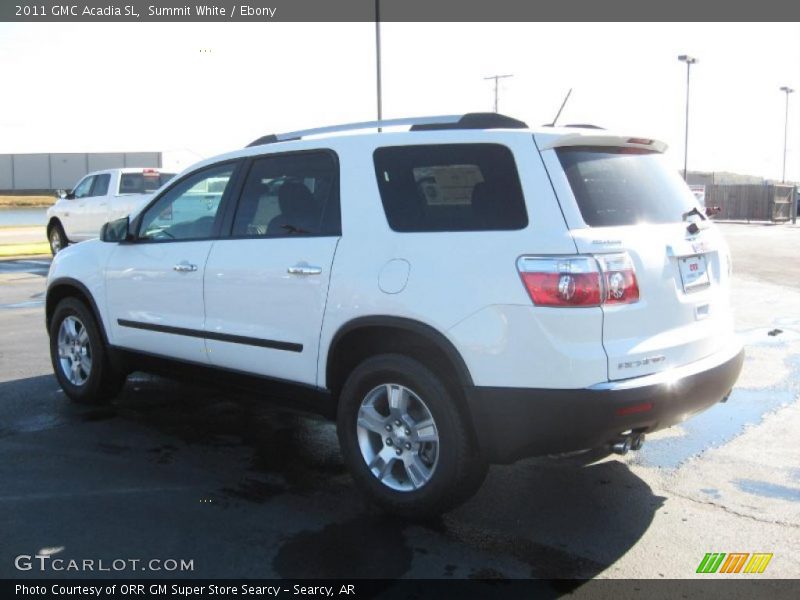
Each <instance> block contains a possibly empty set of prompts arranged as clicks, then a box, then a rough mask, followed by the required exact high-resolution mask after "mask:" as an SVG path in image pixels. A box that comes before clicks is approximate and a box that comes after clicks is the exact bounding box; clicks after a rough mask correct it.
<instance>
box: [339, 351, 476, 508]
mask: <svg viewBox="0 0 800 600" xmlns="http://www.w3.org/2000/svg"><path fill="white" fill-rule="evenodd" d="M457 402H458V400H457V398H455V397H454V396H453V394H452V393H451V392H450V391H449V390H448V389H447V387H446V386H445V385H444V384H443V383H442V381H441V380H440V379H439V377H437V376H436V375H435V374H434V373H433V372H432V371H431V370H429V369H428V368H427V367H425V366H424V365H423V364H421V363H420V362H418V361H416V360H414V359H412V358H409V357H407V356H403V355H399V354H383V355H378V356H374V357H372V358H368V359H367V360H365V361H363V362H362V363H361V364H359V365H358V366H357V367H356V368H355V369H354V370H353V372H352V373H351V374H350V376H349V377H348V378H347V381H346V382H345V384H344V387H343V388H342V392H341V395H340V399H339V407H338V417H337V431H338V436H339V443H340V445H341V448H342V454H343V456H344V460H345V463H346V464H347V465H348V467H349V469H350V472H351V473H352V475H353V478H354V480H355V482H356V484H357V485H358V486H359V487H360V488H361V489H362V490H363V491H364V492H366V494H367V496H368V497H369V498H370V499H371V500H372V501H374V502H375V503H377V504H378V505H380V506H381V507H382V508H384V509H385V510H387V511H388V512H391V513H394V514H399V515H402V516H405V517H412V518H427V517H430V516H434V515H437V514H440V513H442V512H444V511H446V510H448V509H450V508H453V507H454V506H456V505H457V504H460V503H461V502H463V501H465V500H466V499H467V498H469V497H470V496H472V495H473V494H474V493H475V492H476V491H477V490H478V488H479V487H480V485H481V484H482V483H483V480H484V478H485V476H486V470H487V466H486V462H485V461H484V459H483V458H482V456H481V455H480V453H479V452H478V450H477V447H476V445H475V443H474V442H473V440H472V436H471V435H470V431H469V429H468V426H467V424H466V419H465V417H464V415H463V414H462V412H461V410H459V406H458V404H457Z"/></svg>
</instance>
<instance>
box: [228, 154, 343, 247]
mask: <svg viewBox="0 0 800 600" xmlns="http://www.w3.org/2000/svg"><path fill="white" fill-rule="evenodd" d="M340 232H341V224H340V220H339V167H338V161H337V160H336V159H335V157H334V155H333V154H332V153H331V152H302V153H294V154H284V155H275V156H265V157H262V158H258V159H256V160H254V161H253V165H252V167H251V168H250V172H249V174H248V175H247V180H246V182H245V185H244V188H243V189H242V196H241V199H240V201H239V207H238V209H237V211H236V217H235V219H234V222H233V235H234V236H239V237H241V236H265V237H283V236H294V237H297V236H302V235H339V233H340Z"/></svg>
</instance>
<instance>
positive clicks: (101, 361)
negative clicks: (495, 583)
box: [50, 298, 126, 405]
mask: <svg viewBox="0 0 800 600" xmlns="http://www.w3.org/2000/svg"><path fill="white" fill-rule="evenodd" d="M68 318H71V321H70V323H72V324H73V325H74V324H75V323H76V322H77V323H78V324H80V327H78V326H77V325H75V327H76V330H77V331H78V332H79V333H80V332H81V331H83V330H84V329H85V334H86V337H87V338H88V344H87V347H88V350H87V352H88V356H89V358H90V367H89V368H88V373H87V371H86V370H81V371H80V373H79V374H78V375H77V376H76V377H75V378H76V380H79V379H81V378H83V376H85V378H84V380H83V381H70V379H69V376H68V374H67V372H66V371H67V370H68V368H67V367H66V366H65V365H64V364H62V357H61V356H59V333H60V331H61V325H62V323H64V321H66V320H67V319H68ZM50 360H51V362H52V363H53V371H54V373H55V375H56V379H58V383H59V385H60V386H61V389H63V390H64V393H65V394H66V395H67V397H68V398H69V399H70V400H72V401H73V402H77V403H79V404H92V405H99V404H105V403H107V402H109V401H110V400H111V399H112V398H114V397H115V396H116V395H117V394H118V393H119V391H120V389H121V388H122V386H123V385H124V384H125V379H126V376H125V374H123V373H119V372H118V371H115V370H114V368H113V367H112V365H111V361H110V359H109V355H108V349H107V348H106V345H105V343H104V341H103V336H102V334H101V332H100V328H99V327H98V324H97V320H96V319H95V317H94V314H92V311H91V310H90V309H89V308H88V307H87V306H86V305H85V304H84V303H83V302H81V301H80V300H78V299H77V298H64V299H63V300H61V302H59V303H58V306H56V309H55V311H54V313H53V319H52V321H51V322H50ZM63 360H65V361H66V362H67V363H71V362H75V361H74V360H72V359H70V358H66V357H65V358H63Z"/></svg>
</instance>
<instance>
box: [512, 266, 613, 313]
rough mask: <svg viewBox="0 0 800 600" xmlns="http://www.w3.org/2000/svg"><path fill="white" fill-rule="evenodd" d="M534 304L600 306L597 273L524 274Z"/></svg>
mask: <svg viewBox="0 0 800 600" xmlns="http://www.w3.org/2000/svg"><path fill="white" fill-rule="evenodd" d="M522 281H523V282H524V283H525V287H526V288H528V293H529V294H530V295H531V299H532V300H533V303H534V304H536V305H538V306H598V305H599V304H600V278H599V276H598V274H597V273H522Z"/></svg>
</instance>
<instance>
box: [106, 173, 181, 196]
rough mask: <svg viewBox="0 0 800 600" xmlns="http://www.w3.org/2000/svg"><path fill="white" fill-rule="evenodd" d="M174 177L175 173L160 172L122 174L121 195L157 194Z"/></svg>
mask: <svg viewBox="0 0 800 600" xmlns="http://www.w3.org/2000/svg"><path fill="white" fill-rule="evenodd" d="M173 177H175V173H159V172H158V171H153V172H150V173H148V172H143V173H122V175H121V176H120V178H119V193H120V194H148V193H150V192H155V191H156V190H157V189H158V188H160V187H161V186H162V185H164V184H165V183H167V182H168V181H169V180H170V179H172V178H173Z"/></svg>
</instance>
